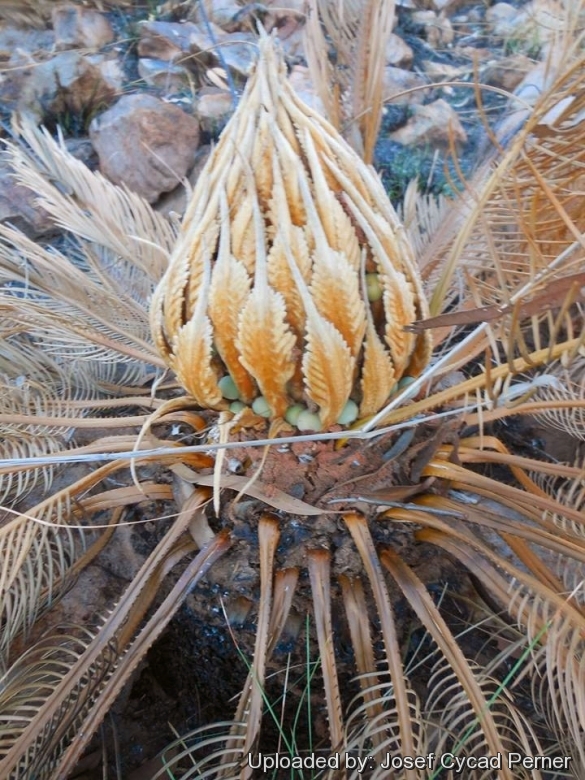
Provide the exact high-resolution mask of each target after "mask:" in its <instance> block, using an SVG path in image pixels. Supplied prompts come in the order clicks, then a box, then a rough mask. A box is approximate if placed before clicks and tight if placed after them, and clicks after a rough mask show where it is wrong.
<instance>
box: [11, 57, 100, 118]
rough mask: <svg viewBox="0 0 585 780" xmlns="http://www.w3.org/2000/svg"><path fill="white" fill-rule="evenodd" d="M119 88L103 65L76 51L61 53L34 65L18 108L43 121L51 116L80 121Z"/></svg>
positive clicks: (93, 111) (98, 107)
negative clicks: (105, 72) (110, 78)
mask: <svg viewBox="0 0 585 780" xmlns="http://www.w3.org/2000/svg"><path fill="white" fill-rule="evenodd" d="M115 97H116V89H115V88H114V87H112V86H111V85H110V84H109V83H108V82H107V80H106V79H105V78H104V76H103V74H102V72H101V70H100V68H99V67H97V66H96V65H94V64H93V63H91V62H90V61H89V59H88V58H86V57H84V56H83V55H81V54H79V53H78V52H75V51H67V52H62V53H61V54H58V55H57V56H56V57H53V58H52V59H51V60H48V61H47V62H41V63H40V64H38V65H36V66H35V68H34V78H29V79H28V80H27V81H26V83H25V85H24V87H23V90H22V93H21V95H20V97H19V100H18V110H19V111H20V112H21V113H24V114H29V115H32V116H33V117H34V118H35V119H37V120H39V121H44V120H46V119H47V118H48V117H49V118H50V119H52V120H53V121H57V122H59V123H61V124H65V125H66V124H67V120H68V119H74V120H75V121H77V122H82V121H84V119H85V118H89V117H90V116H91V115H92V114H94V113H95V112H96V111H97V110H99V109H102V108H103V107H104V106H108V105H110V103H112V101H113V100H114V99H115Z"/></svg>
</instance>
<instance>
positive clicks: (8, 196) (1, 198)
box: [0, 160, 55, 238]
mask: <svg viewBox="0 0 585 780" xmlns="http://www.w3.org/2000/svg"><path fill="white" fill-rule="evenodd" d="M36 201H37V194H36V193H35V192H33V190H30V189H29V188H28V187H25V186H23V185H22V184H18V182H17V181H16V180H15V178H14V172H13V170H12V168H11V166H10V164H9V163H8V162H7V161H6V160H0V222H2V223H5V222H8V223H10V224H11V225H12V226H14V227H15V228H17V229H18V230H22V232H23V233H25V234H26V235H27V236H29V237H30V238H38V237H39V236H41V235H44V234H47V233H51V232H53V230H54V229H55V226H54V224H53V221H52V220H51V218H50V216H49V214H48V213H47V212H46V211H45V210H44V209H43V208H41V207H40V206H38V205H37V202H36Z"/></svg>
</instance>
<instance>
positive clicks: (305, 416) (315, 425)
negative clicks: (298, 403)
mask: <svg viewBox="0 0 585 780" xmlns="http://www.w3.org/2000/svg"><path fill="white" fill-rule="evenodd" d="M322 427H323V426H322V425H321V420H320V419H319V415H318V414H314V413H313V412H310V411H309V410H308V409H304V410H303V411H302V412H301V413H300V414H299V416H298V418H297V428H298V429H299V431H303V432H304V431H320V430H321V428H322Z"/></svg>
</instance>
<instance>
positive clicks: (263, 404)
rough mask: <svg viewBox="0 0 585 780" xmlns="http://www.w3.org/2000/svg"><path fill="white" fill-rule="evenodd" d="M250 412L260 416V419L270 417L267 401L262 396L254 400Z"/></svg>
mask: <svg viewBox="0 0 585 780" xmlns="http://www.w3.org/2000/svg"><path fill="white" fill-rule="evenodd" d="M252 411H253V412H254V414H258V415H260V417H270V415H271V414H272V412H271V410H270V407H269V406H268V401H267V400H266V398H264V396H263V395H259V396H258V398H255V399H254V403H253V404H252Z"/></svg>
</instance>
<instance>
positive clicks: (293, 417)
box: [284, 404, 307, 426]
mask: <svg viewBox="0 0 585 780" xmlns="http://www.w3.org/2000/svg"><path fill="white" fill-rule="evenodd" d="M306 411H307V408H306V407H305V406H303V405H302V404H293V405H292V406H289V407H288V409H287V410H286V412H285V413H284V419H285V420H286V421H287V423H288V424H289V425H295V426H296V425H297V423H298V419H299V414H301V412H306Z"/></svg>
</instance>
